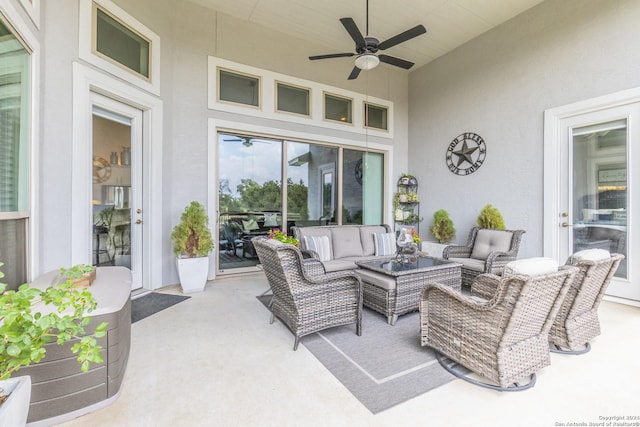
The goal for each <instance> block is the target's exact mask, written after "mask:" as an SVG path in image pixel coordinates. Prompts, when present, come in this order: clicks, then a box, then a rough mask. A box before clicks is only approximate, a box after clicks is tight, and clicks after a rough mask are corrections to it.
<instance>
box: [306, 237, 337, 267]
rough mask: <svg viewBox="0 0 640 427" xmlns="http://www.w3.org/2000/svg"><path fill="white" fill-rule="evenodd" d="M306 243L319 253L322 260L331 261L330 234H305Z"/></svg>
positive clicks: (308, 247)
mask: <svg viewBox="0 0 640 427" xmlns="http://www.w3.org/2000/svg"><path fill="white" fill-rule="evenodd" d="M304 244H305V246H306V247H307V249H308V250H310V251H314V252H316V253H317V254H318V256H319V257H320V261H329V260H330V259H331V242H330V241H329V236H305V237H304Z"/></svg>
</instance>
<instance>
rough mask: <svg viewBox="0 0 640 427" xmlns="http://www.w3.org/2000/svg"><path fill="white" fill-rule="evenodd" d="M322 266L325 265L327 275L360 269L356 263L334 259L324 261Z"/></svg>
mask: <svg viewBox="0 0 640 427" xmlns="http://www.w3.org/2000/svg"><path fill="white" fill-rule="evenodd" d="M322 264H323V265H324V269H325V271H326V272H327V273H332V272H334V271H342V270H355V269H356V268H358V266H357V265H356V263H355V262H354V261H349V260H344V259H332V260H329V261H324V262H323V263H322Z"/></svg>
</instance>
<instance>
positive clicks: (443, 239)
mask: <svg viewBox="0 0 640 427" xmlns="http://www.w3.org/2000/svg"><path fill="white" fill-rule="evenodd" d="M431 233H432V234H433V236H434V237H435V238H436V240H438V243H449V242H451V240H453V238H454V237H455V236H456V229H455V228H454V227H453V221H452V220H451V218H449V212H447V211H445V210H444V209H440V210H437V211H435V212H434V213H433V226H432V227H431Z"/></svg>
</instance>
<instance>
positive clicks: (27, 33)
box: [0, 0, 40, 280]
mask: <svg viewBox="0 0 640 427" xmlns="http://www.w3.org/2000/svg"><path fill="white" fill-rule="evenodd" d="M0 14H2V15H3V16H4V17H5V18H6V19H7V20H8V21H9V23H10V24H11V26H12V27H13V29H14V30H15V31H16V32H17V33H18V36H19V37H20V38H21V39H22V41H23V42H24V43H25V44H26V45H27V47H28V49H30V50H31V64H30V65H31V79H30V81H31V87H30V91H31V97H30V99H29V102H30V103H31V104H30V111H29V117H30V126H29V138H30V145H29V155H30V160H29V211H28V212H27V213H22V212H21V213H19V215H20V216H21V218H25V217H26V218H27V239H28V243H27V253H26V257H27V279H28V280H32V279H33V278H34V277H36V276H37V275H39V274H40V270H39V269H40V260H39V258H38V256H37V254H38V253H39V250H40V244H39V241H40V221H39V220H38V218H40V211H39V206H40V205H39V203H38V194H39V185H38V183H39V182H40V173H39V171H40V168H39V167H38V165H39V164H40V152H39V150H38V147H39V146H40V142H39V135H40V132H39V131H38V129H39V128H40V113H39V111H40V43H39V41H38V36H37V35H36V34H35V33H34V32H33V29H32V26H31V25H30V24H29V23H28V22H26V21H24V20H23V18H22V17H23V16H24V15H23V14H21V13H20V12H19V11H18V10H17V9H16V8H15V7H14V6H13V5H12V4H11V2H10V1H9V0H0Z"/></svg>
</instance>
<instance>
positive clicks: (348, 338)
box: [257, 295, 456, 414]
mask: <svg viewBox="0 0 640 427" xmlns="http://www.w3.org/2000/svg"><path fill="white" fill-rule="evenodd" d="M257 298H258V299H259V300H260V302H262V303H263V304H264V305H265V306H267V304H268V303H269V301H270V298H271V296H270V295H265V296H259V297H257ZM277 323H280V324H282V323H281V322H277ZM277 323H276V324H277ZM300 342H301V343H302V344H303V345H304V346H305V347H306V348H307V349H309V351H310V352H311V353H312V354H313V355H314V356H315V357H316V358H317V359H318V360H319V361H320V362H321V363H322V364H323V365H324V366H325V367H326V368H327V369H328V370H329V371H330V372H331V373H332V374H333V375H334V376H335V377H336V378H337V379H338V380H339V381H340V382H341V383H342V384H344V386H345V387H347V389H348V390H349V391H350V392H351V393H352V394H353V395H354V396H355V397H356V398H357V399H358V400H359V401H360V402H361V403H362V404H363V405H364V406H366V407H367V409H369V410H370V411H371V412H372V413H374V414H376V413H378V412H381V411H384V410H386V409H389V408H391V407H393V406H395V405H398V404H400V403H402V402H404V401H406V400H409V399H411V398H413V397H416V396H419V395H421V394H423V393H426V392H427V391H429V390H432V389H434V388H436V387H439V386H441V385H443V384H446V383H448V382H450V381H451V380H454V379H456V377H455V376H453V375H451V374H449V373H448V372H447V371H445V370H444V369H443V368H442V367H441V366H440V364H439V363H438V361H437V360H436V358H435V355H434V353H433V351H432V350H431V349H429V348H428V347H422V346H421V345H420V320H419V314H418V312H415V313H410V314H405V315H404V316H400V317H399V318H398V321H397V322H396V325H395V326H391V325H389V324H387V318H386V316H383V315H381V314H378V313H376V312H374V311H373V310H370V309H368V308H365V309H364V310H363V315H362V336H357V335H356V326H355V324H353V325H345V326H339V327H335V328H331V329H325V330H324V331H320V332H316V333H315V334H311V335H308V336H306V337H303V338H302V339H301V340H300ZM289 344H290V343H287V345H289Z"/></svg>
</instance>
